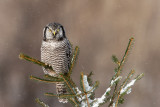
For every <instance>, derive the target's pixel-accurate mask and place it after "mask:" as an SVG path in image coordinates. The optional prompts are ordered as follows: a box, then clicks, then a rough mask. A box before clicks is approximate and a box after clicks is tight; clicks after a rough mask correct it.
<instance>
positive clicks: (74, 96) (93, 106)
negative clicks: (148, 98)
mask: <svg viewBox="0 0 160 107" xmlns="http://www.w3.org/2000/svg"><path fill="white" fill-rule="evenodd" d="M133 40H134V38H130V39H129V43H128V45H127V48H126V51H125V53H124V56H123V57H122V59H121V60H119V59H118V58H117V57H116V56H115V55H113V56H112V60H113V62H114V63H115V64H116V65H117V66H116V68H115V70H114V75H113V77H112V78H111V81H110V85H109V87H108V88H107V89H106V91H105V92H104V94H103V95H102V96H101V97H99V98H95V90H96V89H97V88H98V85H99V82H98V81H95V82H94V83H93V80H92V78H91V77H92V75H93V73H92V72H90V73H89V74H88V75H86V74H84V73H83V72H81V74H80V88H79V87H77V86H76V84H75V83H74V81H73V80H72V72H73V68H74V66H75V63H76V61H77V58H78V54H79V47H78V46H76V47H75V49H74V52H73V55H72V60H71V67H70V69H69V72H68V73H67V74H59V76H58V77H53V76H50V75H44V77H43V78H39V77H36V76H32V75H31V76H30V79H32V80H37V81H40V82H46V83H56V82H64V83H65V86H66V88H67V92H68V94H63V95H57V94H54V93H45V95H47V96H53V97H59V98H67V99H68V100H69V102H70V103H71V104H72V105H73V106H74V107H99V106H101V105H103V104H105V103H108V107H117V106H118V105H119V104H122V103H123V102H124V96H125V95H126V94H129V93H131V87H132V86H133V85H134V84H135V82H136V81H137V80H139V79H141V78H142V77H143V75H144V74H143V73H142V74H139V75H137V76H136V77H135V78H133V75H134V73H135V70H131V71H130V72H129V73H128V75H127V76H126V78H124V79H123V81H122V82H120V81H121V80H122V76H121V72H122V68H123V66H124V64H125V61H126V59H127V56H128V54H129V51H130V50H131V47H132V45H133ZM19 58H20V59H24V60H27V61H30V62H33V63H35V64H37V65H39V66H43V67H44V68H46V69H51V70H53V69H52V67H51V66H50V65H46V64H45V63H43V62H41V61H39V60H37V59H35V58H32V57H30V56H27V55H25V54H23V53H21V54H20V55H19ZM132 78H133V79H132ZM36 102H37V103H39V104H40V105H41V106H42V107H49V106H48V105H47V104H45V103H44V102H42V101H41V100H40V99H38V98H37V99H36Z"/></svg>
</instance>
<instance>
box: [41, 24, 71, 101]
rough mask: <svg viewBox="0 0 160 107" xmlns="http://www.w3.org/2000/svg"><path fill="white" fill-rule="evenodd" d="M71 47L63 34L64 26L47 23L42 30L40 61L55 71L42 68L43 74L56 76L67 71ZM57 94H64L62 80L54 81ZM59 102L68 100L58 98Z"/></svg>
mask: <svg viewBox="0 0 160 107" xmlns="http://www.w3.org/2000/svg"><path fill="white" fill-rule="evenodd" d="M71 53H72V48H71V44H70V42H69V40H68V39H67V37H66V35H65V31H64V28H63V26H62V25H61V24H59V23H49V24H48V25H47V26H46V27H45V28H44V30H43V40H42V45H41V61H42V62H44V63H46V64H49V65H50V66H52V68H53V70H54V71H55V72H56V73H53V71H51V70H49V69H45V68H43V71H44V73H45V74H49V75H51V76H54V77H56V76H58V74H59V73H67V72H68V71H69V68H70V62H71ZM56 91H57V94H58V95H59V94H66V93H67V90H66V87H65V85H64V83H63V82H57V83H56ZM59 102H62V103H67V102H68V100H67V99H64V98H59Z"/></svg>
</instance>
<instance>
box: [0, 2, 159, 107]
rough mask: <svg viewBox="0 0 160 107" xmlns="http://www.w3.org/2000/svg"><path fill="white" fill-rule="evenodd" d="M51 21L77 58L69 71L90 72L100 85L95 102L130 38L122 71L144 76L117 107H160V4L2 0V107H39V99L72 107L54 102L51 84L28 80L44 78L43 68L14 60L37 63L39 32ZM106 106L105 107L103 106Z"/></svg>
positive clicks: (53, 105) (76, 76) (56, 106)
mask: <svg viewBox="0 0 160 107" xmlns="http://www.w3.org/2000/svg"><path fill="white" fill-rule="evenodd" d="M50 22H59V23H61V24H62V25H63V26H64V27H65V30H66V35H67V37H68V38H69V40H70V41H71V42H72V44H73V45H74V46H76V45H78V46H79V47H80V55H79V59H78V60H77V65H76V68H74V72H73V75H72V76H73V80H74V81H75V82H76V83H77V84H79V75H80V72H81V71H83V72H85V73H86V74H87V73H89V72H90V71H94V76H93V80H95V81H96V80H99V81H100V86H99V88H98V89H97V91H96V97H99V96H101V95H102V94H103V92H104V91H105V89H106V88H107V87H108V85H109V80H110V79H111V76H112V75H113V74H114V68H115V64H114V63H113V62H112V60H111V56H112V54H116V55H117V57H119V58H121V57H122V55H123V54H124V51H125V49H126V46H127V43H128V39H129V38H130V37H131V36H133V37H134V38H135V45H134V47H133V49H132V51H131V53H130V56H129V58H128V61H127V63H126V65H125V67H124V72H123V74H124V75H125V73H127V72H129V70H130V68H133V69H135V70H136V73H137V74H140V73H144V74H145V77H144V78H143V79H142V80H141V81H138V82H137V83H136V85H135V86H134V87H133V90H132V93H131V94H130V95H128V96H126V99H127V100H126V101H125V103H124V104H123V105H121V106H120V107H158V106H159V105H160V102H159V99H160V92H159V90H160V85H158V84H159V80H160V71H159V70H160V66H159V64H160V32H159V28H160V1H158V0H145V1H143V0H130V1H129V0H123V1H118V0H45V1H44V0H14V1H13V0H1V1H0V105H1V107H28V106H30V107H39V105H38V104H36V103H35V101H34V99H35V98H37V97H39V98H40V99H42V100H43V101H44V102H46V103H47V104H49V105H50V106H51V107H70V106H71V105H70V104H60V103H59V102H58V100H57V98H52V97H47V96H44V95H43V93H45V92H55V85H54V84H53V85H49V84H43V83H41V84H40V83H38V82H35V81H32V80H30V79H29V75H31V74H33V75H36V76H43V71H42V68H41V67H39V66H37V65H35V64H31V63H29V62H27V61H22V60H19V59H18V55H19V53H20V52H23V53H25V54H27V55H30V56H33V57H35V58H37V59H40V47H41V41H42V38H43V37H42V36H43V34H42V31H43V28H44V26H45V25H46V24H48V23H50ZM105 106H106V105H104V107H105Z"/></svg>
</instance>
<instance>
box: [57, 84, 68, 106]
mask: <svg viewBox="0 0 160 107" xmlns="http://www.w3.org/2000/svg"><path fill="white" fill-rule="evenodd" d="M56 91H57V94H58V95H61V94H67V89H66V87H65V85H64V82H57V83H56ZM58 100H59V102H61V103H67V102H68V99H66V98H58Z"/></svg>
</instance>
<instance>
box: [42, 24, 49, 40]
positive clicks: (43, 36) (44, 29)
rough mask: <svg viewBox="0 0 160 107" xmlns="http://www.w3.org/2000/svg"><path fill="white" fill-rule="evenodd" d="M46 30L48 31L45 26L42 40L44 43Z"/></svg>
mask: <svg viewBox="0 0 160 107" xmlns="http://www.w3.org/2000/svg"><path fill="white" fill-rule="evenodd" d="M47 29H49V27H48V26H46V27H45V28H44V32H43V40H44V41H46V30H47Z"/></svg>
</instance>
